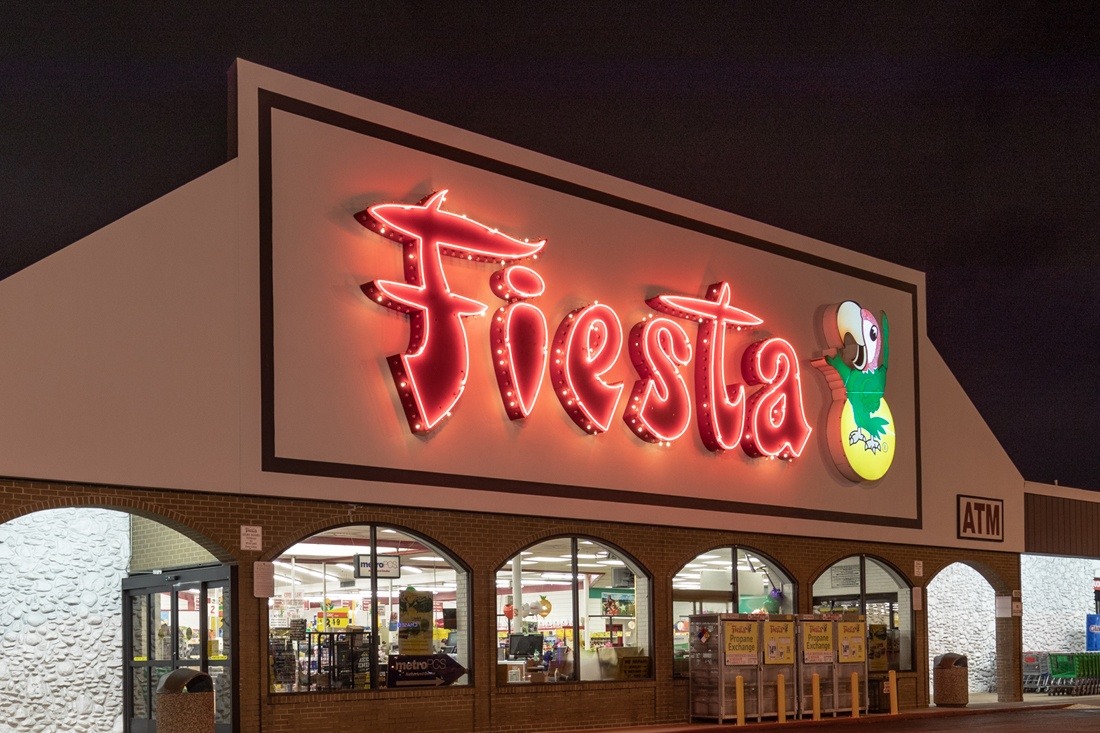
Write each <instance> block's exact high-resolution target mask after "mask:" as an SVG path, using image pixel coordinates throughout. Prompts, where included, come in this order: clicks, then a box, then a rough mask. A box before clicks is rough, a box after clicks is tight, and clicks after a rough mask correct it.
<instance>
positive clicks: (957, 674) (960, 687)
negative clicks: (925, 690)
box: [932, 654, 970, 708]
mask: <svg viewBox="0 0 1100 733" xmlns="http://www.w3.org/2000/svg"><path fill="white" fill-rule="evenodd" d="M969 685H970V670H969V669H968V668H967V660H966V655H965V654H940V655H939V656H938V657H936V659H935V662H934V664H933V665H932V686H933V688H934V689H933V692H932V702H934V703H935V704H936V705H937V707H959V708H961V707H966V705H967V703H969V702H970V689H969Z"/></svg>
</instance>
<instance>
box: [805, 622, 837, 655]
mask: <svg viewBox="0 0 1100 733" xmlns="http://www.w3.org/2000/svg"><path fill="white" fill-rule="evenodd" d="M802 661H804V662H805V663H806V664H830V663H832V661H833V622H832V621H807V622H805V623H804V624H802Z"/></svg>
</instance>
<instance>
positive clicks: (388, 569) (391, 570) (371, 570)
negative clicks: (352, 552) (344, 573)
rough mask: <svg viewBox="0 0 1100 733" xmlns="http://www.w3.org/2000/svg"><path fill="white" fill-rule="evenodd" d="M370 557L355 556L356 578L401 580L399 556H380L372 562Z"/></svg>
mask: <svg viewBox="0 0 1100 733" xmlns="http://www.w3.org/2000/svg"><path fill="white" fill-rule="evenodd" d="M371 559H372V558H371V556H370V555H356V556H355V577H356V578H369V577H371V576H372V575H373V576H374V577H376V578H400V577H401V558H400V557H399V556H397V555H379V556H378V557H376V558H373V560H374V562H373V563H372V562H371Z"/></svg>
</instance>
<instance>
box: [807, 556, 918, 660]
mask: <svg viewBox="0 0 1100 733" xmlns="http://www.w3.org/2000/svg"><path fill="white" fill-rule="evenodd" d="M813 592H814V598H813V604H814V608H813V610H814V613H842V612H844V611H850V612H855V613H860V614H862V615H864V616H866V618H867V635H868V642H867V660H868V667H869V668H870V670H871V671H872V672H876V671H886V670H889V669H894V670H898V671H909V670H912V669H913V606H912V598H913V594H912V592H911V586H910V585H909V583H908V581H907V580H906V579H905V578H904V577H903V576H902V575H901V573H899V572H898V571H897V570H895V569H894V568H892V567H890V566H889V565H888V564H887V563H886V562H884V561H882V560H878V559H876V558H873V557H870V556H869V555H852V556H851V557H846V558H844V559H843V560H840V561H838V562H836V563H834V564H833V565H832V566H830V567H829V568H828V569H827V570H826V571H825V572H824V573H822V574H821V575H820V576H818V578H817V580H815V581H814V586H813Z"/></svg>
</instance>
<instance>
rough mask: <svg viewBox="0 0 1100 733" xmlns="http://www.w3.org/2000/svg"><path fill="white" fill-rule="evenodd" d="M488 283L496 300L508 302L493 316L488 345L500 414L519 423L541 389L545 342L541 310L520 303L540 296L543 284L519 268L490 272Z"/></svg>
mask: <svg viewBox="0 0 1100 733" xmlns="http://www.w3.org/2000/svg"><path fill="white" fill-rule="evenodd" d="M489 283H490V286H491V287H492V289H493V292H494V293H495V294H496V295H497V297H499V298H502V299H504V300H508V301H511V304H510V305H506V306H503V307H501V308H498V309H497V312H496V314H494V315H493V325H492V328H491V333H490V344H491V346H492V350H493V369H494V371H495V372H496V375H497V387H498V388H499V389H500V399H501V402H503V403H504V411H505V412H506V413H507V414H508V417H509V418H510V419H512V420H520V419H523V418H525V417H527V416H528V415H530V414H531V410H532V409H534V407H535V400H537V399H538V396H539V390H540V389H541V388H542V379H543V376H544V375H545V374H546V359H547V353H546V351H547V341H548V338H549V335H548V332H547V331H548V329H547V326H546V316H544V315H543V313H542V310H540V309H539V308H538V307H537V306H535V305H532V304H531V303H527V302H523V301H522V299H524V298H535V297H538V296H539V295H542V294H543V292H544V291H545V290H546V284H545V283H544V282H543V280H542V277H540V276H539V274H538V273H537V272H535V271H534V270H532V269H530V268H528V267H524V266H522V265H515V266H513V267H507V268H505V269H503V270H498V271H497V272H494V273H493V276H492V278H490V280H489Z"/></svg>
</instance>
